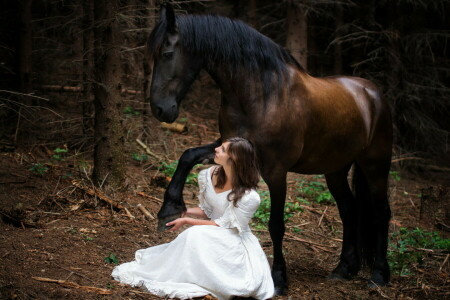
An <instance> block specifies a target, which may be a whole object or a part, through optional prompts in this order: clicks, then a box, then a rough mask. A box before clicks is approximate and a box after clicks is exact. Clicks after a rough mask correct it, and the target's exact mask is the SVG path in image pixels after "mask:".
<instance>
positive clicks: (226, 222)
mask: <svg viewBox="0 0 450 300" xmlns="http://www.w3.org/2000/svg"><path fill="white" fill-rule="evenodd" d="M260 202H261V199H260V197H259V194H258V193H257V192H256V191H254V190H252V191H250V192H247V193H246V194H245V195H244V196H242V198H241V200H239V201H238V203H237V206H234V204H233V202H231V201H230V203H229V204H228V207H227V208H226V209H225V212H224V213H223V215H222V216H221V217H220V218H218V219H215V220H214V222H215V223H216V224H217V225H219V226H220V227H224V228H237V230H238V231H239V232H242V231H243V229H245V228H246V227H247V225H248V223H249V222H250V220H251V218H252V217H253V215H254V214H255V212H256V210H257V209H258V207H259V204H260Z"/></svg>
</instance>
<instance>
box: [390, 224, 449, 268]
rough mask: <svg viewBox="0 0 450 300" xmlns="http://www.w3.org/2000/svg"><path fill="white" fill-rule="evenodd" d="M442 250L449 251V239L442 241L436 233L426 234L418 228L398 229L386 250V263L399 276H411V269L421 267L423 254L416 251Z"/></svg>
mask: <svg viewBox="0 0 450 300" xmlns="http://www.w3.org/2000/svg"><path fill="white" fill-rule="evenodd" d="M418 248H425V249H444V250H446V251H450V239H443V238H441V237H440V236H439V234H438V233H437V232H427V231H425V230H422V229H420V228H417V227H416V228H415V229H412V230H411V229H407V228H400V230H399V231H398V232H395V233H394V234H392V237H391V243H390V244H389V249H388V261H389V265H390V266H391V269H392V271H393V272H394V273H396V274H399V275H401V276H405V275H412V274H413V272H412V270H411V267H412V266H414V265H421V264H422V263H423V259H424V252H422V251H420V250H417V249H418Z"/></svg>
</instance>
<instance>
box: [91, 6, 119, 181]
mask: <svg viewBox="0 0 450 300" xmlns="http://www.w3.org/2000/svg"><path fill="white" fill-rule="evenodd" d="M117 9H118V7H117V2H116V1H106V0H96V1H95V4H94V15H95V23H96V26H95V29H94V34H95V79H96V83H95V87H94V95H95V100H94V104H95V134H94V138H95V148H94V170H93V174H92V177H93V181H94V183H95V184H97V185H102V184H105V185H106V186H107V187H110V188H112V189H115V188H121V187H123V185H124V182H125V177H126V171H125V154H124V150H125V149H124V148H125V147H124V143H125V135H124V130H123V127H122V121H121V112H122V101H121V98H120V90H121V83H120V79H121V64H120V51H119V45H118V44H117V40H121V39H120V38H118V35H119V34H120V32H119V30H118V24H117V21H116V16H115V13H117Z"/></svg>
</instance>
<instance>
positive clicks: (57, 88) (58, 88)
mask: <svg viewBox="0 0 450 300" xmlns="http://www.w3.org/2000/svg"><path fill="white" fill-rule="evenodd" d="M37 88H38V89H40V90H43V91H53V92H70V93H77V92H83V91H84V89H83V87H80V86H70V85H56V84H45V85H41V86H38V87H37ZM120 93H121V94H130V95H139V94H142V91H137V90H131V89H121V90H120ZM27 96H28V95H27ZM45 100H47V99H45ZM47 101H48V100H47Z"/></svg>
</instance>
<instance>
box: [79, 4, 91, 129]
mask: <svg viewBox="0 0 450 300" xmlns="http://www.w3.org/2000/svg"><path fill="white" fill-rule="evenodd" d="M93 26H94V2H93V1H90V0H83V100H82V105H81V107H82V113H83V135H84V136H92V135H93V130H94V95H93V93H92V82H93V76H94V31H93V29H92V27H93Z"/></svg>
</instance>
